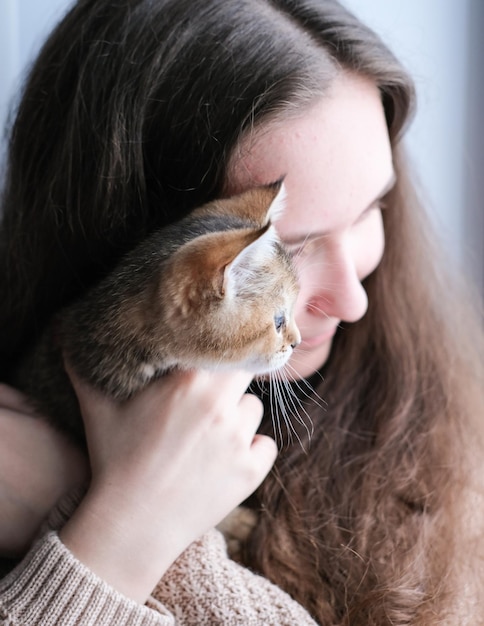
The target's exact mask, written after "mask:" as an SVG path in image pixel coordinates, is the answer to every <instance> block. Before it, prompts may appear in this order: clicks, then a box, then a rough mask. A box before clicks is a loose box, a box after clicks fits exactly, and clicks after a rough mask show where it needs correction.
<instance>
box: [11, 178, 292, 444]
mask: <svg viewBox="0 0 484 626" xmlns="http://www.w3.org/2000/svg"><path fill="white" fill-rule="evenodd" d="M284 194H285V192H284V186H283V183H281V182H278V183H274V184H272V185H268V186H264V187H259V188H256V189H253V190H249V191H246V192H244V193H242V194H239V195H237V196H233V197H231V198H228V199H222V200H216V201H213V202H210V203H209V204H206V205H204V206H202V207H200V208H198V209H196V210H194V211H193V212H192V213H190V214H189V215H188V216H187V217H185V218H184V219H182V220H180V221H179V222H177V223H175V224H172V225H170V226H168V227H166V228H163V229H160V230H158V231H155V232H154V233H152V234H151V235H150V236H149V237H148V238H147V239H145V240H144V241H142V242H141V243H140V244H138V246H137V247H135V248H134V249H133V250H132V251H131V252H130V253H128V254H127V255H126V256H125V257H124V258H123V259H122V260H121V262H120V263H119V264H118V265H117V266H116V268H115V269H114V271H112V272H111V273H110V274H109V275H108V276H107V277H106V278H104V279H103V280H102V281H101V282H100V283H99V284H97V285H96V286H94V287H93V288H91V289H90V290H89V291H88V292H87V293H86V294H85V295H83V297H82V298H81V299H80V300H78V301H77V302H75V303H74V304H71V305H69V306H68V307H66V308H65V309H63V310H61V311H60V312H59V313H58V314H57V315H56V316H55V319H54V321H53V322H52V323H51V324H50V326H49V327H48V328H47V330H46V331H45V332H44V334H43V335H42V336H41V338H40V340H39V342H38V343H37V345H35V346H34V348H33V350H32V351H31V352H30V353H28V354H27V355H26V356H25V358H24V359H23V360H22V362H21V364H20V367H19V368H18V370H17V372H16V376H15V380H14V384H15V385H17V387H19V388H20V389H22V390H23V391H25V392H26V393H27V395H29V396H30V397H31V398H32V399H33V400H34V402H35V404H36V407H37V408H38V409H39V411H40V412H41V413H43V414H45V415H47V416H49V417H50V419H51V420H52V421H53V423H54V424H56V425H57V426H59V427H60V428H61V429H62V430H64V431H67V433H68V434H70V435H71V436H72V437H73V438H74V439H75V440H77V441H79V442H82V441H83V438H84V434H83V427H82V418H81V415H80V412H79V406H78V403H77V399H76V396H75V394H74V391H73V389H72V386H71V384H70V382H69V379H68V377H67V375H66V373H65V371H64V367H63V355H64V356H65V357H66V358H67V359H68V360H69V362H70V364H71V366H72V367H73V369H74V370H75V371H76V372H77V374H78V375H79V376H80V377H81V378H82V379H84V380H86V381H87V382H89V383H90V384H91V385H93V386H94V387H96V388H98V389H101V390H102V391H104V392H105V393H107V394H109V395H111V396H112V397H114V398H117V399H120V400H126V399H127V398H129V397H130V396H131V395H133V394H134V393H136V392H137V391H139V390H141V389H142V388H144V387H145V386H146V385H147V384H148V383H149V382H150V381H151V380H152V379H154V378H157V377H159V376H161V375H162V374H163V373H164V372H166V371H168V370H170V369H171V368H181V369H191V368H209V369H222V368H223V369H227V368H241V369H246V370H249V371H252V372H254V374H261V373H266V372H270V371H273V370H276V369H278V368H281V367H282V366H283V365H284V364H285V363H286V362H287V360H288V359H289V357H290V356H291V353H292V351H293V349H294V347H295V346H296V345H297V344H298V343H299V342H300V334H299V330H298V328H297V326H296V324H295V321H294V316H293V308H294V303H295V300H296V296H297V293H298V283H297V277H296V274H295V270H294V268H293V266H292V263H291V260H290V258H289V256H288V255H287V254H286V252H285V251H284V249H283V247H282V246H281V244H280V243H279V240H278V238H277V235H276V232H275V229H274V226H273V221H274V220H275V219H277V216H278V215H279V214H280V212H281V210H282V206H283V201H284Z"/></svg>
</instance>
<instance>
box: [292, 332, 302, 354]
mask: <svg viewBox="0 0 484 626" xmlns="http://www.w3.org/2000/svg"><path fill="white" fill-rule="evenodd" d="M290 341H291V348H292V349H293V350H294V348H297V346H298V345H299V344H300V343H301V333H300V332H299V328H297V327H296V328H294V329H293V331H292V337H291V339H290Z"/></svg>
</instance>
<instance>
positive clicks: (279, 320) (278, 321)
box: [274, 313, 286, 333]
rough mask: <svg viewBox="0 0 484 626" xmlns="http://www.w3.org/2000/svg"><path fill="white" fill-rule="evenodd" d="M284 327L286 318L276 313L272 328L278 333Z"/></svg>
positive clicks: (282, 314)
mask: <svg viewBox="0 0 484 626" xmlns="http://www.w3.org/2000/svg"><path fill="white" fill-rule="evenodd" d="M285 325H286V316H285V315H284V313H278V314H277V315H274V326H275V329H276V332H278V333H280V332H281V330H282V329H283V328H284V326H285Z"/></svg>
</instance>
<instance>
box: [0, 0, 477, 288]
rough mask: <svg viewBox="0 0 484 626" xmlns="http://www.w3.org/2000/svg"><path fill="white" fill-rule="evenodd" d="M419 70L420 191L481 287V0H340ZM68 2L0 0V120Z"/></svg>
mask: <svg viewBox="0 0 484 626" xmlns="http://www.w3.org/2000/svg"><path fill="white" fill-rule="evenodd" d="M344 2H345V4H346V5H347V6H348V7H349V8H350V9H352V10H353V11H354V12H355V13H356V14H357V15H359V16H360V17H361V18H362V19H363V20H364V21H366V22H367V23H368V24H369V25H370V26H372V27H373V28H374V29H375V30H376V31H377V32H378V33H379V34H380V35H381V36H382V38H383V39H384V40H385V41H386V42H387V43H388V44H389V45H390V46H391V47H392V49H393V50H394V51H395V53H396V54H397V56H398V57H399V58H400V59H401V61H402V62H403V63H404V64H405V65H406V67H407V68H408V69H409V70H410V72H411V73H412V75H413V76H414V78H415V80H416V85H417V92H418V98H419V110H418V114H417V117H416V119H415V122H414V124H413V126H412V128H411V130H410V132H409V135H408V145H409V150H410V153H411V155H412V158H413V161H414V164H415V169H416V171H417V172H418V175H419V178H420V180H421V186H422V193H423V195H424V198H425V199H426V202H427V205H428V206H429V209H430V211H431V213H432V215H433V217H434V220H435V222H436V224H437V227H438V230H439V232H440V234H441V236H442V238H443V239H444V241H445V243H446V245H447V248H448V250H449V257H454V258H455V259H457V260H458V261H459V262H460V263H461V264H463V265H464V267H465V268H466V269H467V271H468V273H469V274H470V275H472V276H473V277H474V279H475V280H476V282H477V283H478V285H479V288H480V289H482V291H483V293H484V255H483V247H484V202H483V198H484V151H483V150H484V149H483V143H484V134H483V131H482V120H481V111H484V93H483V90H484V70H483V69H482V65H483V62H484V46H483V43H482V35H481V33H482V31H483V29H484V0H344ZM69 4H70V2H68V1H66V0H0V124H1V125H2V127H3V125H4V122H5V120H6V117H7V112H8V110H9V108H11V107H12V104H13V100H14V94H15V93H16V92H17V91H18V87H19V85H20V81H21V75H22V71H23V68H25V67H26V65H27V64H28V63H29V61H30V59H31V58H32V56H33V55H34V54H35V52H36V50H37V49H38V47H39V45H40V44H41V42H42V40H43V38H44V37H45V35H46V34H47V32H48V31H49V29H50V28H51V26H52V25H53V23H55V21H56V20H57V19H58V18H59V17H60V16H61V15H62V14H63V13H64V11H65V10H66V8H67V7H68V6H69Z"/></svg>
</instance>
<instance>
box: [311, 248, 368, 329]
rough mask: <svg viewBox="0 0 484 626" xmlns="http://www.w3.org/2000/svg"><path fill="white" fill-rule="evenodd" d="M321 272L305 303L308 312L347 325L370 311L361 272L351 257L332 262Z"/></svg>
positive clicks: (336, 259) (328, 262)
mask: <svg viewBox="0 0 484 626" xmlns="http://www.w3.org/2000/svg"><path fill="white" fill-rule="evenodd" d="M324 265H325V267H321V268H320V269H321V271H320V272H318V277H317V283H316V284H313V289H312V290H311V292H310V294H309V297H308V298H307V300H306V308H307V310H308V312H310V313H312V314H316V315H318V314H319V315H322V316H324V317H335V318H337V319H340V320H342V321H344V322H356V321H358V320H359V319H361V318H362V317H363V316H364V315H365V313H366V310H367V308H368V297H367V294H366V291H365V289H364V288H363V285H362V284H361V281H360V278H359V276H358V268H357V266H356V264H355V262H354V259H353V258H352V256H351V255H349V254H346V255H345V254H339V255H337V258H333V259H332V260H331V261H330V260H329V259H327V260H326V263H324Z"/></svg>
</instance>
